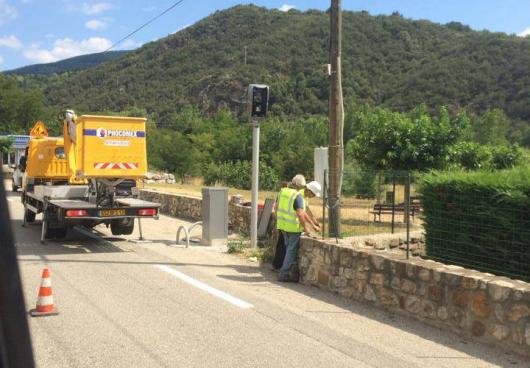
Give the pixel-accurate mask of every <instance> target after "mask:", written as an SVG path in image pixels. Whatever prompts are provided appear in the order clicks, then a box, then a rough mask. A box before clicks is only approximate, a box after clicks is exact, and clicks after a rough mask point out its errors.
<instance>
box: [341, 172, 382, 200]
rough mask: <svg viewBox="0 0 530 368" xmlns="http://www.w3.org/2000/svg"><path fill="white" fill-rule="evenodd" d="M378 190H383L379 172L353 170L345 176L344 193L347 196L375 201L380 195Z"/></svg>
mask: <svg viewBox="0 0 530 368" xmlns="http://www.w3.org/2000/svg"><path fill="white" fill-rule="evenodd" d="M378 189H379V190H381V187H380V186H379V185H378V175H377V171H371V170H351V171H348V172H347V173H345V174H344V180H343V186H342V192H343V193H344V194H345V195H350V196H355V197H357V198H363V199H364V198H366V199H373V198H376V197H377V195H378V194H380V192H378Z"/></svg>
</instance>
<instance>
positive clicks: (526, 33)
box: [517, 27, 530, 37]
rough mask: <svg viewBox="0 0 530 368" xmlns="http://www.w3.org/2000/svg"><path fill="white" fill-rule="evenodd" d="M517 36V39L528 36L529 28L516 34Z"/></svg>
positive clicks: (529, 33) (529, 34)
mask: <svg viewBox="0 0 530 368" xmlns="http://www.w3.org/2000/svg"><path fill="white" fill-rule="evenodd" d="M517 36H519V37H526V36H530V27H528V28H527V29H525V30H524V31H522V32H521V33H518V34H517Z"/></svg>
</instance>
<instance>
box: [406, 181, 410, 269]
mask: <svg viewBox="0 0 530 368" xmlns="http://www.w3.org/2000/svg"><path fill="white" fill-rule="evenodd" d="M409 208H410V172H407V181H406V183H405V222H406V226H407V259H409V257H410V216H409Z"/></svg>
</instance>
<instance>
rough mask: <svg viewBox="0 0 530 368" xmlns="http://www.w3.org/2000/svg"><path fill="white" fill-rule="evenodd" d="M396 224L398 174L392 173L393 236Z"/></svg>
mask: <svg viewBox="0 0 530 368" xmlns="http://www.w3.org/2000/svg"><path fill="white" fill-rule="evenodd" d="M395 223H396V174H395V172H393V171H392V231H391V232H392V234H394V227H395Z"/></svg>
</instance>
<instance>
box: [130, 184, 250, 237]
mask: <svg viewBox="0 0 530 368" xmlns="http://www.w3.org/2000/svg"><path fill="white" fill-rule="evenodd" d="M140 198H141V199H144V200H146V201H151V202H155V203H160V204H161V206H160V212H161V213H163V214H166V215H170V216H174V217H179V218H182V219H187V220H192V221H202V198H200V197H192V196H185V195H182V194H177V193H175V194H174V193H163V192H158V191H156V190H149V189H142V190H140ZM228 226H229V229H230V231H232V232H237V233H245V234H250V207H247V206H242V205H240V204H235V203H232V202H229V203H228Z"/></svg>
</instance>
